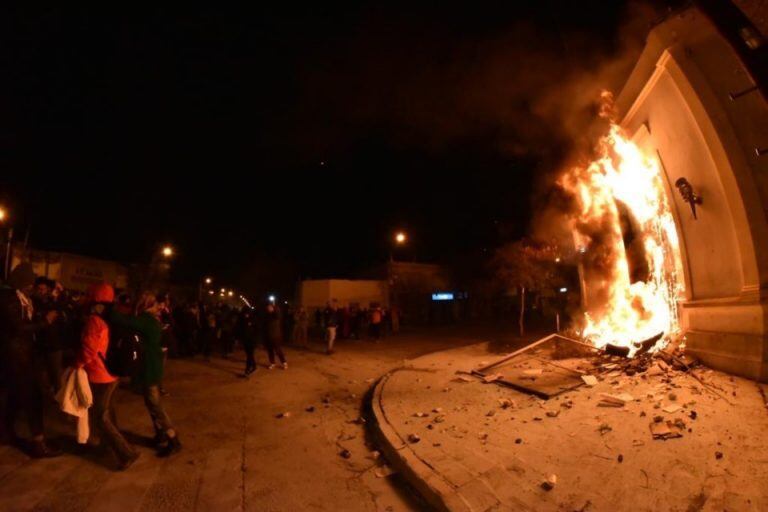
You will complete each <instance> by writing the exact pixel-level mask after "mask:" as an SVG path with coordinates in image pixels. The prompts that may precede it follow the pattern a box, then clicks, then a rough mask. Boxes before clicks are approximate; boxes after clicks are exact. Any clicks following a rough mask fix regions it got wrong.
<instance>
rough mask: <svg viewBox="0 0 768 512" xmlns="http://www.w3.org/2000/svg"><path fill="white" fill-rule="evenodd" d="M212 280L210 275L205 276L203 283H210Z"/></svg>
mask: <svg viewBox="0 0 768 512" xmlns="http://www.w3.org/2000/svg"><path fill="white" fill-rule="evenodd" d="M212 282H213V279H212V278H210V277H206V278H205V284H211V283H212Z"/></svg>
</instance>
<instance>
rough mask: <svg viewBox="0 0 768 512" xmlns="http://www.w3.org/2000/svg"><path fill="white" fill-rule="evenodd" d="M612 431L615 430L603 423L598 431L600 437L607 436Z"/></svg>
mask: <svg viewBox="0 0 768 512" xmlns="http://www.w3.org/2000/svg"><path fill="white" fill-rule="evenodd" d="M611 430H613V428H612V427H611V426H610V425H609V424H607V423H601V424H600V426H599V427H597V431H598V432H600V435H605V434H607V433H608V432H610V431H611Z"/></svg>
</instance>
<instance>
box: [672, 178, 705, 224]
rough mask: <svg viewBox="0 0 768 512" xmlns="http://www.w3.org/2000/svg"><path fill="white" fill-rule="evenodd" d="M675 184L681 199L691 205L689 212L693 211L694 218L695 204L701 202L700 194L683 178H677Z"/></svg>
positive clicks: (694, 216)
mask: <svg viewBox="0 0 768 512" xmlns="http://www.w3.org/2000/svg"><path fill="white" fill-rule="evenodd" d="M675 186H676V187H677V190H679V191H680V195H681V196H683V201H685V202H686V203H688V204H689V205H690V206H691V213H693V218H694V219H696V218H697V217H696V205H697V204H701V203H702V202H703V200H702V198H701V196H700V195H698V194H696V193H695V192H694V191H693V185H691V184H690V183H689V182H688V180H687V179H685V178H677V181H675Z"/></svg>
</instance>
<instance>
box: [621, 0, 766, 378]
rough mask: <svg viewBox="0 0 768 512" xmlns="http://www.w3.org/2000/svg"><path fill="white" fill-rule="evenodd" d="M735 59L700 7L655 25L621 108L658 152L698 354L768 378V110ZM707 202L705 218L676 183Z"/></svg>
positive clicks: (686, 315)
mask: <svg viewBox="0 0 768 512" xmlns="http://www.w3.org/2000/svg"><path fill="white" fill-rule="evenodd" d="M753 86H754V83H753V82H752V79H751V77H750V75H749V73H748V72H747V70H746V69H745V67H744V66H743V64H742V62H741V61H740V59H739V56H738V55H737V53H736V52H735V51H734V50H733V48H732V47H731V46H730V44H729V43H728V41H727V40H726V39H725V38H724V37H722V36H721V35H720V34H719V33H718V32H717V30H716V29H715V27H714V26H713V25H712V23H711V22H710V21H709V20H708V19H707V18H706V17H705V16H704V15H703V14H702V13H701V12H699V11H698V10H696V9H688V10H686V11H684V12H682V13H680V14H676V15H674V16H672V17H670V18H669V19H668V20H666V21H665V22H663V23H662V24H660V25H658V26H657V27H655V28H654V29H653V30H652V31H651V33H650V35H649V37H648V41H647V44H646V48H645V50H644V52H643V53H642V55H641V57H640V59H639V61H638V64H637V65H636V67H635V69H634V71H633V73H632V75H631V76H630V78H629V80H628V81H627V84H626V85H625V87H624V90H623V91H622V92H621V94H620V96H619V97H618V98H617V103H616V106H617V108H618V109H619V111H620V113H621V115H622V123H621V124H622V126H623V128H624V129H625V130H626V131H627V133H629V134H632V136H633V138H634V140H635V142H636V143H637V144H638V145H640V146H641V147H642V148H643V149H644V150H645V151H648V152H652V153H655V154H656V155H657V156H658V158H659V161H660V162H661V164H662V167H663V171H664V174H665V177H666V180H667V192H668V195H669V198H670V199H671V202H672V203H673V205H674V206H673V213H674V216H675V221H676V224H677V227H678V233H679V239H680V244H681V252H682V257H683V266H684V279H685V290H686V292H685V300H684V301H682V302H681V304H680V308H681V310H680V316H681V325H682V328H683V331H684V333H685V338H686V345H687V349H688V351H689V352H691V353H693V354H695V355H696V356H698V357H699V358H701V359H702V360H703V361H704V362H705V363H707V364H709V365H710V366H713V367H715V368H718V369H722V370H725V371H728V372H732V373H736V374H739V375H744V376H748V377H751V378H759V379H761V380H764V381H765V380H768V215H767V210H766V205H768V154H765V153H763V152H761V148H766V147H768V104H767V103H766V100H765V98H764V97H763V96H762V95H761V93H760V92H759V91H757V90H752V91H751V92H747V93H745V94H741V95H739V92H741V91H749V90H750V88H752V87H753ZM680 178H685V179H686V180H687V181H688V182H689V183H690V184H691V185H692V186H693V189H694V191H695V193H696V194H698V195H700V196H701V197H702V204H700V205H697V207H696V218H694V215H693V213H692V210H691V207H690V204H689V203H687V202H686V201H685V200H684V199H683V197H682V196H681V194H680V193H678V190H676V189H675V186H674V184H675V183H676V182H677V180H678V179H680Z"/></svg>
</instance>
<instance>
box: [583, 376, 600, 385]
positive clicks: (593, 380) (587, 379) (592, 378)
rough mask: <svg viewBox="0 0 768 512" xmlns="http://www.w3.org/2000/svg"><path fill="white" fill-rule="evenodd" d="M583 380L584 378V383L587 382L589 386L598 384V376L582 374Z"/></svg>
mask: <svg viewBox="0 0 768 512" xmlns="http://www.w3.org/2000/svg"><path fill="white" fill-rule="evenodd" d="M581 380H583V381H584V384H586V385H587V386H589V387H592V386H596V385H597V377H595V376H594V375H582V376H581Z"/></svg>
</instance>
